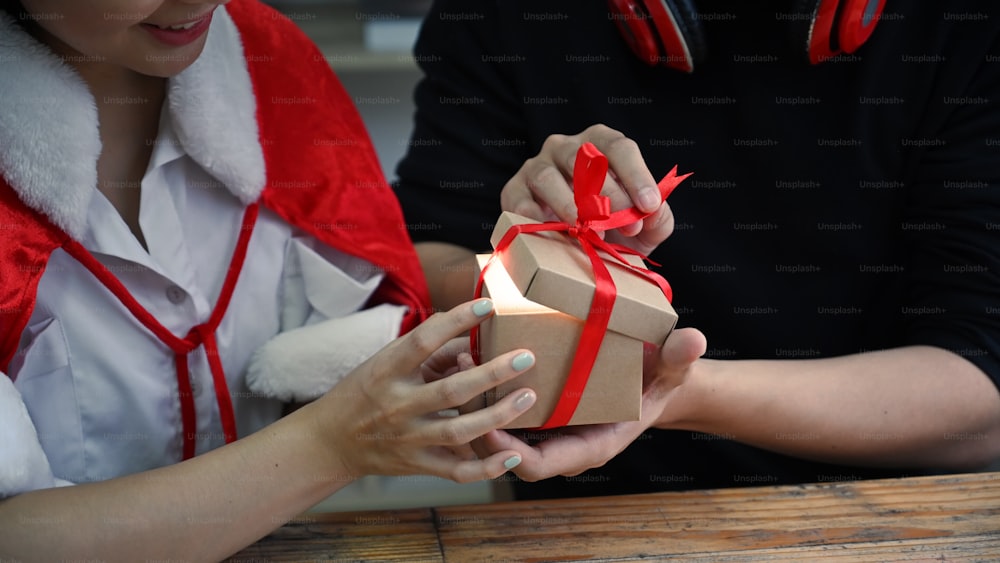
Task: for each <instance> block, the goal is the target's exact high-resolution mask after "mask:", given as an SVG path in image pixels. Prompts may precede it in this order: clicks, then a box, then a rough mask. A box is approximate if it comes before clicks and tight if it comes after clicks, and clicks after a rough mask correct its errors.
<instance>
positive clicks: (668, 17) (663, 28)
mask: <svg viewBox="0 0 1000 563" xmlns="http://www.w3.org/2000/svg"><path fill="white" fill-rule="evenodd" d="M608 6H609V7H610V9H611V12H612V19H613V20H614V21H615V23H616V24H617V25H618V30H619V31H621V33H622V35H623V36H624V37H625V41H626V42H627V43H628V45H629V47H631V49H632V52H633V53H635V54H636V56H637V57H639V59H641V60H642V61H644V62H645V63H646V64H648V65H650V66H655V65H657V64H660V65H663V66H668V67H670V68H674V69H677V70H683V71H684V72H693V71H694V66H695V64H696V63H698V64H700V63H702V62H703V61H704V59H705V51H706V48H705V38H704V33H703V32H702V27H701V21H700V18H699V16H698V13H697V11H696V10H695V8H694V5H693V3H692V0H608ZM884 7H885V0H794V7H793V9H792V10H791V11H790V12H789V13H787V14H786V15H787V16H788V19H789V20H790V23H791V28H792V29H791V35H792V40H793V42H794V46H795V49H796V50H800V49H801V51H800V52H802V53H803V54H804V55H805V58H807V59H808V60H809V62H810V63H812V64H817V63H821V62H823V61H825V60H826V59H829V58H830V57H834V56H836V55H838V54H840V53H853V52H854V51H855V50H856V49H857V48H858V47H860V46H861V44H862V43H864V42H865V41H866V40H868V37H869V36H871V34H872V31H874V30H875V24H876V23H878V20H879V18H880V17H881V15H882V9H883V8H884Z"/></svg>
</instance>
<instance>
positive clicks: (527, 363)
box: [510, 352, 535, 371]
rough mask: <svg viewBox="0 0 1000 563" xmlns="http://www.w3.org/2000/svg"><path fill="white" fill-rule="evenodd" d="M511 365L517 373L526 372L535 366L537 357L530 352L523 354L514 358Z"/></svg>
mask: <svg viewBox="0 0 1000 563" xmlns="http://www.w3.org/2000/svg"><path fill="white" fill-rule="evenodd" d="M510 365H511V367H513V368H514V369H516V370H517V371H524V370H526V369H528V368H530V367H531V366H533V365H535V357H534V356H532V355H531V354H530V353H528V352H521V353H520V354H518V355H516V356H514V360H513V361H511V362H510Z"/></svg>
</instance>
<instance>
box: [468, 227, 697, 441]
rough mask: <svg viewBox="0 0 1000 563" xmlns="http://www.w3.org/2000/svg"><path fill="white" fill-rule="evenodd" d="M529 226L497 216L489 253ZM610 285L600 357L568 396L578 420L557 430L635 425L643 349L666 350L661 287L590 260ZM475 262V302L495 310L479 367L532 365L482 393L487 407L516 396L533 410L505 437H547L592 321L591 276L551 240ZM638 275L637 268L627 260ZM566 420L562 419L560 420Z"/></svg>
mask: <svg viewBox="0 0 1000 563" xmlns="http://www.w3.org/2000/svg"><path fill="white" fill-rule="evenodd" d="M530 224H537V222H536V221H533V220H531V219H528V218H526V217H522V216H520V215H516V214H513V213H509V212H504V213H503V214H502V215H501V216H500V218H499V219H498V221H497V224H496V227H495V229H494V231H493V237H492V243H493V245H494V247H497V245H498V244H499V243H500V242H501V239H502V238H503V237H504V235H505V234H507V233H508V231H510V230H511V229H512V228H513V227H514V226H516V225H530ZM597 252H598V255H599V256H600V257H601V259H602V260H603V263H604V264H605V265H606V266H607V269H608V272H609V273H610V277H611V279H612V280H613V282H614V291H615V297H614V303H613V306H612V308H611V311H610V316H609V317H608V319H607V329H606V330H605V331H604V333H603V338H602V339H601V343H600V347H599V350H598V351H597V354H596V358H595V359H594V361H593V365H592V367H591V368H590V372H589V377H587V379H586V384H585V386H584V387H582V391H579V392H577V395H575V396H573V397H572V399H573V400H577V401H578V402H577V403H576V406H575V410H574V411H572V415H571V416H570V417H569V418H568V420H564V421H563V422H561V423H559V424H556V425H560V426H561V425H578V424H598V423H608V422H623V421H634V420H639V417H640V415H641V410H640V409H641V404H642V365H643V343H644V342H650V343H652V344H655V345H657V346H660V345H662V344H663V342H664V341H665V340H666V338H667V336H668V335H669V334H670V331H671V330H673V328H674V325H675V324H676V322H677V314H676V313H675V312H674V309H673V307H671V305H670V302H669V300H668V298H667V296H666V295H665V293H664V290H663V288H662V287H661V286H658V285H657V284H656V283H653V282H652V281H650V279H647V278H645V277H643V276H641V275H638V274H637V273H636V272H634V271H632V270H630V269H629V268H628V266H625V265H623V264H621V263H619V261H618V259H617V258H612V257H611V256H609V255H608V254H607V253H606V252H602V251H597ZM493 256H494V259H493V260H492V262H490V263H489V266H488V267H487V266H486V265H487V262H488V261H489V259H490V255H479V256H478V257H477V259H478V261H479V265H480V268H481V271H482V269H483V268H485V271H484V272H483V274H482V279H481V294H482V295H483V296H488V297H490V298H491V299H492V300H493V303H494V310H495V313H494V315H493V316H492V317H491V318H489V319H487V320H486V321H484V322H483V323H482V324H481V325H480V327H479V328H478V329H477V330H478V334H477V336H476V342H475V346H476V347H477V348H478V350H477V353H478V356H479V359H480V361H488V360H490V359H492V358H494V357H496V356H497V355H500V354H503V353H505V352H508V351H510V350H513V349H517V348H527V349H529V350H531V351H532V352H533V353H534V354H535V357H536V362H535V365H534V366H533V367H532V368H531V369H530V370H528V371H527V372H525V373H523V374H521V375H520V376H519V377H517V378H516V379H514V380H512V381H509V382H506V383H504V384H502V385H500V386H498V387H497V388H496V389H494V390H492V391H490V392H489V393H487V396H486V403H487V404H492V403H494V402H496V401H497V400H499V399H500V398H502V397H504V396H505V395H506V394H508V393H511V392H513V391H515V390H517V389H520V388H522V387H530V388H531V389H534V390H535V392H536V393H537V395H538V400H537V401H536V403H535V405H534V406H532V408H531V409H529V410H528V411H527V412H525V413H524V414H523V415H521V416H520V417H518V418H517V419H516V420H515V421H513V422H512V423H511V424H509V425H508V426H507V428H538V427H550V426H552V424H551V423H550V417H551V416H552V414H553V411H554V410H555V409H556V405H557V403H558V402H559V401H560V400H561V399H562V398H563V397H564V396H565V395H566V384H567V379H568V377H569V374H570V371H571V366H572V364H573V362H574V358H575V357H576V353H577V348H578V343H579V341H580V337H581V333H582V332H583V328H584V325H585V322H586V319H587V318H588V315H590V314H591V313H592V311H591V304H592V301H593V299H594V294H595V288H596V287H597V285H596V284H597V282H596V281H595V273H594V271H593V270H594V269H593V266H592V263H591V259H590V258H589V257H588V256H587V254H586V253H585V252H584V250H583V248H582V247H581V244H580V243H579V241H578V240H576V239H574V238H573V237H571V236H569V235H568V234H566V233H564V232H559V231H556V230H552V231H547V230H546V231H540V232H531V233H520V234H517V235H516V236H514V237H513V238H512V239H510V241H509V244H507V245H506V246H505V247H504V248H502V250H498V251H497V252H495V253H494V255H493ZM622 258H623V259H624V260H625V261H627V262H628V263H629V264H631V265H632V266H634V267H636V268H639V269H641V270H645V268H644V266H643V263H642V259H641V258H639V257H637V256H630V255H624V256H622ZM564 418H565V417H564Z"/></svg>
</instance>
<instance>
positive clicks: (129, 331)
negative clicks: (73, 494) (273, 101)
mask: <svg viewBox="0 0 1000 563" xmlns="http://www.w3.org/2000/svg"><path fill="white" fill-rule="evenodd" d="M117 188H119V189H138V187H132V186H118V187H117ZM140 206H141V207H140V213H139V224H140V228H141V230H142V233H143V235H144V237H145V239H146V241H147V244H148V247H149V250H148V252H147V251H146V250H145V249H143V247H142V246H141V245H140V244H139V242H138V241H137V239H136V238H135V237H134V236H133V235H132V233H131V232H130V231H129V229H128V227H127V226H126V224H125V222H124V221H123V220H122V218H121V216H120V215H119V214H118V212H117V211H116V210H115V209H114V207H113V206H112V205H111V203H110V202H109V201H108V200H107V199H106V198H105V197H103V196H102V195H100V194H95V197H94V198H93V199H92V200H91V204H90V208H89V210H88V215H87V229H86V234H85V236H84V237H83V238H82V239H81V240H80V242H81V243H82V244H83V246H84V247H86V248H87V249H88V250H89V251H90V252H91V253H92V254H93V255H94V256H95V257H96V258H97V259H98V260H99V261H100V262H101V263H103V264H104V265H105V266H106V267H107V268H108V269H109V270H110V271H111V272H112V273H114V274H115V275H116V276H117V277H118V278H119V279H120V280H121V282H122V283H123V284H124V285H125V286H126V287H127V288H128V289H129V291H130V292H131V293H132V295H133V296H134V297H135V299H136V300H137V301H138V302H139V303H140V304H142V305H143V307H145V308H146V309H147V310H148V311H149V312H150V313H152V314H153V316H155V317H156V319H157V320H159V322H160V323H161V324H163V325H164V326H165V327H167V328H168V329H169V330H170V331H172V332H173V333H174V334H175V335H177V336H179V337H183V336H184V335H185V334H187V332H188V330H189V329H190V328H191V327H192V326H194V325H197V324H199V323H201V322H204V321H205V320H206V319H207V318H208V316H209V314H210V313H211V311H212V308H213V306H214V305H215V302H216V299H217V297H218V293H219V291H220V287H221V285H222V281H223V278H224V276H225V274H226V271H227V268H228V266H229V261H230V258H231V255H232V252H233V248H234V246H235V243H236V239H237V236H238V233H239V230H240V226H241V220H242V216H243V212H244V209H245V207H244V206H243V205H242V204H241V203H240V202H239V200H238V199H237V198H236V197H234V196H233V195H232V194H231V193H230V191H229V190H227V189H226V187H225V186H223V185H222V184H221V183H220V182H219V181H217V180H215V179H214V178H213V177H212V176H210V175H209V174H208V173H206V172H205V170H204V169H202V168H201V167H200V166H199V165H198V164H197V163H195V162H194V161H193V160H192V159H191V158H190V157H189V156H188V155H186V154H185V153H184V151H183V149H182V146H181V143H180V142H178V140H177V137H176V135H175V133H174V127H173V124H172V123H171V119H170V118H169V115H168V112H164V117H163V118H162V119H161V126H160V133H159V137H158V139H157V140H156V145H155V147H153V154H152V158H151V160H150V163H149V168H148V170H147V171H146V174H145V176H144V178H143V179H142V192H141V202H140ZM381 278H382V274H380V273H377V271H376V269H375V268H374V267H372V266H371V265H370V264H369V263H368V262H366V261H363V260H360V259H358V258H355V257H352V256H348V255H346V254H343V253H340V252H337V251H335V250H332V249H329V248H327V247H322V246H321V245H319V244H317V243H316V241H315V240H314V239H313V238H311V237H309V236H303V235H302V234H301V233H298V232H296V230H295V229H293V228H292V227H290V226H289V225H288V224H287V223H285V222H284V221H283V220H281V219H280V218H278V217H277V216H276V215H275V214H273V213H271V212H269V211H268V210H266V209H263V208H261V213H260V216H259V218H258V220H257V224H256V227H255V229H254V231H253V236H252V238H251V240H250V245H249V250H248V253H247V258H246V260H245V264H244V266H243V270H242V273H241V275H240V278H239V281H238V283H237V285H236V289H235V292H234V294H233V297H232V301H231V303H230V305H229V307H228V310H227V313H226V315H225V317H224V319H223V320H222V323H221V325H220V326H219V328H218V330H217V331H216V338H217V341H218V348H219V353H220V356H221V361H222V364H223V366H224V370H225V373H226V378H227V380H228V385H229V393H230V395H231V397H232V403H233V407H234V410H235V413H236V424H237V430H238V435H239V436H245V435H247V434H249V433H251V432H254V431H256V430H258V429H260V428H261V427H263V426H265V425H267V424H269V423H270V422H272V421H274V420H276V419H277V418H278V417H279V415H280V413H281V409H282V403H281V402H280V401H277V400H274V399H271V398H267V397H263V396H260V395H259V394H257V393H253V392H251V391H249V390H248V388H247V387H246V383H245V373H246V370H247V366H248V363H249V361H250V359H251V356H252V354H253V353H254V352H255V351H256V350H257V349H258V348H259V347H261V346H262V345H263V344H264V343H265V342H267V341H268V340H269V339H271V338H272V337H274V336H275V335H277V334H278V333H279V332H281V331H287V330H291V329H294V328H296V327H299V326H302V325H306V324H312V323H316V322H320V321H323V320H325V319H328V318H333V317H345V316H349V315H351V314H352V313H355V312H357V311H359V310H360V309H361V308H362V306H363V305H364V303H365V302H366V301H367V299H368V296H369V295H370V294H371V293H372V292H373V291H374V289H375V288H376V286H377V285H378V283H379V282H380V280H381ZM403 312H404V311H403V308H402V307H387V308H384V310H383V311H382V316H383V319H382V321H384V322H380V323H377V326H380V327H382V329H381V331H380V332H381V333H380V334H366V338H367V352H366V353H370V352H372V351H374V350H377V349H378V348H379V347H381V346H382V345H384V344H385V343H387V342H389V341H390V340H391V339H392V338H394V337H395V336H396V335H397V334H398V331H399V326H400V321H401V319H402V315H403ZM362 314H369V315H370V313H362ZM348 324H349V323H348ZM368 325H369V326H370V325H371V323H368ZM369 330H370V329H369ZM344 339H345V342H349V343H350V346H346V345H345V348H347V347H356V335H350V334H344ZM327 345H328V346H329V347H331V348H333V349H336V348H337V342H335V341H332V342H328V343H327ZM347 352H348V350H345V353H347ZM349 352H350V354H351V355H352V356H356V355H357V353H358V351H357V350H350V351H349ZM188 361H189V369H190V378H191V382H192V394H193V396H194V402H195V407H196V412H197V437H196V452H197V453H202V452H205V451H208V450H211V449H213V448H215V447H218V446H220V445H222V444H223V443H224V439H223V434H222V427H221V424H220V419H219V409H218V407H217V402H216V397H215V391H214V387H213V382H212V375H211V372H210V371H209V367H208V361H207V357H206V355H205V349H204V347H200V348H198V349H196V350H195V351H194V352H192V353H191V354H190V355H189V356H188ZM354 363H357V361H354ZM10 372H11V375H12V376H14V382H15V383H14V385H15V387H16V388H17V390H18V391H19V392H20V394H21V396H22V398H23V401H24V404H25V405H26V407H27V411H28V413H29V414H30V418H31V421H32V422H33V423H34V426H35V428H36V430H37V433H38V440H39V442H40V443H41V446H42V449H43V451H44V454H45V456H46V457H47V458H48V461H49V464H50V465H51V468H52V473H53V474H54V476H55V477H57V478H59V479H64V480H66V481H70V482H73V483H82V482H89V481H99V480H104V479H108V478H112V477H116V476H121V475H125V474H129V473H133V472H137V471H142V470H146V469H150V468H154V467H158V466H162V465H167V464H171V463H175V462H177V461H179V460H180V459H181V445H182V431H181V414H180V412H181V411H180V402H179V398H178V390H177V378H176V371H175V361H174V355H173V352H171V351H170V349H169V348H167V346H166V345H164V344H163V343H161V342H160V341H159V340H158V339H157V338H156V337H155V336H153V335H152V334H151V333H150V332H149V331H148V330H147V329H145V328H144V327H143V326H141V325H140V324H139V322H138V321H137V320H136V319H135V318H134V317H133V316H132V315H131V314H130V313H129V312H128V311H127V310H126V309H125V308H124V307H123V306H122V305H121V304H120V303H119V301H118V299H117V298H116V297H115V296H114V295H112V294H111V293H110V292H109V291H108V290H107V289H106V288H105V287H104V286H103V285H102V284H101V283H100V282H99V281H98V280H97V279H96V278H95V277H94V275H93V274H91V273H90V272H89V271H88V270H87V269H86V268H85V267H84V266H82V265H81V264H80V263H79V262H77V261H76V260H75V259H74V258H73V257H71V256H70V255H69V254H67V253H66V252H64V251H62V250H57V251H55V252H54V253H53V255H52V257H51V260H50V261H49V264H48V267H47V268H46V270H45V273H44V275H43V276H42V278H41V282H40V284H39V288H38V300H37V306H36V308H35V310H34V313H33V315H32V317H31V320H30V322H29V324H28V326H27V329H26V330H25V332H24V334H23V336H22V339H21V343H20V346H19V348H18V352H17V355H16V357H15V359H14V361H13V362H12V363H11V365H10ZM0 377H3V375H2V374H0ZM0 391H2V389H0ZM5 416H13V415H12V414H11V413H6V414H5V413H3V412H0V424H3V423H4V420H3V419H4V417H5ZM29 454H30V452H28V451H27V450H26V451H25V452H24V454H23V455H25V456H27V455H29ZM18 455H20V454H19V453H18V452H10V451H8V452H3V453H2V454H0V463H4V464H8V463H10V462H11V459H10V457H8V456H12V457H14V458H16V457H17V456H18ZM4 458H6V459H4ZM8 494H9V492H8ZM2 496H4V491H2V490H0V497H2Z"/></svg>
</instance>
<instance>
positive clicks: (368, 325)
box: [246, 305, 406, 402]
mask: <svg viewBox="0 0 1000 563" xmlns="http://www.w3.org/2000/svg"><path fill="white" fill-rule="evenodd" d="M405 312H406V307H403V306H400V305H379V306H378V307H374V308H372V309H365V310H363V311H359V312H357V313H354V314H352V315H348V316H346V317H340V318H336V319H330V320H327V321H323V322H320V323H317V324H313V325H309V326H304V327H301V328H296V329H294V330H290V331H287V332H283V333H281V334H279V335H277V336H275V337H274V338H272V339H271V340H269V341H268V342H267V343H265V344H264V345H263V346H261V347H260V348H259V349H258V350H257V352H256V353H254V356H253V358H251V360H250V367H249V368H248V370H247V378H246V381H247V387H249V389H250V390H251V391H253V392H255V393H260V394H261V395H264V396H267V397H273V398H275V399H281V400H283V401H295V402H305V401H311V400H314V399H317V398H319V397H320V396H322V395H323V394H324V393H326V392H327V391H329V390H330V389H331V388H333V386H334V385H336V384H337V383H338V382H339V381H340V380H341V379H343V378H344V376H346V375H347V374H348V373H350V372H351V371H352V370H353V369H354V368H356V367H358V366H359V365H361V364H362V363H363V362H364V361H365V360H367V359H368V358H370V357H371V356H372V355H374V354H375V353H376V352H378V351H379V350H380V349H381V348H382V347H383V346H385V345H386V344H388V343H389V342H391V341H392V340H393V339H395V338H396V336H397V335H398V334H399V327H400V324H401V323H402V319H403V314H404V313H405Z"/></svg>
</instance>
